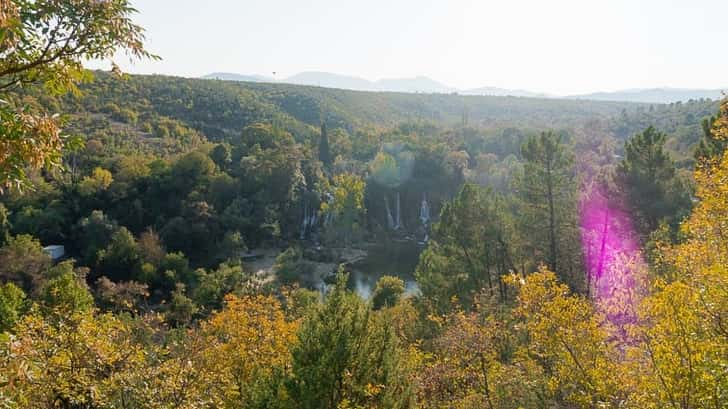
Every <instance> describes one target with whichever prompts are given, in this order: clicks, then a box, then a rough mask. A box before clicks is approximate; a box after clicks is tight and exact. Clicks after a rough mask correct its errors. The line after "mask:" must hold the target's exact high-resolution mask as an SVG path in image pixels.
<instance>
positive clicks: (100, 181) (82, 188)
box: [78, 167, 114, 196]
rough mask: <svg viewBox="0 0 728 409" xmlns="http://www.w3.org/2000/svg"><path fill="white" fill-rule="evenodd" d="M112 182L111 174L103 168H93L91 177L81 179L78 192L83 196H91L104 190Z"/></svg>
mask: <svg viewBox="0 0 728 409" xmlns="http://www.w3.org/2000/svg"><path fill="white" fill-rule="evenodd" d="M113 181H114V178H113V176H112V175H111V172H109V171H108V170H106V169H103V168H99V167H97V168H94V170H93V172H92V173H91V176H86V177H84V178H83V180H82V181H81V183H80V184H79V185H78V191H79V193H81V194H82V195H84V196H90V195H93V194H95V193H97V192H99V191H101V190H106V189H108V188H109V186H111V183H112V182H113Z"/></svg>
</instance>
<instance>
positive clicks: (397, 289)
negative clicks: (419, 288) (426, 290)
mask: <svg viewBox="0 0 728 409" xmlns="http://www.w3.org/2000/svg"><path fill="white" fill-rule="evenodd" d="M402 294H404V281H402V279H401V278H399V277H394V276H382V277H381V278H379V280H377V285H376V286H375V287H374V292H373V293H372V308H374V309H375V310H379V309H381V308H384V307H392V306H394V305H396V304H397V303H398V302H399V300H400V298H401V297H402Z"/></svg>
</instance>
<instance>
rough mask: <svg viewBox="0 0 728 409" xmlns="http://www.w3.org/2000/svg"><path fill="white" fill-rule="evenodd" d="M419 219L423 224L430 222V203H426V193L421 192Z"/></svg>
mask: <svg viewBox="0 0 728 409" xmlns="http://www.w3.org/2000/svg"><path fill="white" fill-rule="evenodd" d="M420 220H421V221H422V225H424V226H427V223H429V222H430V205H429V204H428V203H427V195H426V194H424V193H423V194H422V205H420Z"/></svg>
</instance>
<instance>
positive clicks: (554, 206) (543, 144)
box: [518, 132, 581, 288]
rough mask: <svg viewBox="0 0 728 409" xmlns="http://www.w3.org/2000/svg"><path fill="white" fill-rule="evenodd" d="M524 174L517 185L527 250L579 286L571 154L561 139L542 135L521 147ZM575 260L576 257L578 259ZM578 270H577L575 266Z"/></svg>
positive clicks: (573, 176)
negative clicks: (573, 249) (527, 243)
mask: <svg viewBox="0 0 728 409" xmlns="http://www.w3.org/2000/svg"><path fill="white" fill-rule="evenodd" d="M521 154H522V155H523V158H524V164H523V175H522V177H521V178H520V180H519V183H518V190H519V193H520V195H521V198H522V204H523V206H522V212H521V217H520V220H519V221H520V223H521V224H522V227H521V229H522V231H523V233H524V235H525V236H526V237H529V238H530V240H529V244H530V245H529V246H528V247H529V248H530V250H531V251H533V252H535V253H536V259H537V261H539V262H545V263H546V264H547V265H548V266H549V269H550V270H551V271H554V272H556V273H557V274H559V275H560V277H562V278H563V279H564V280H565V281H566V282H568V283H569V284H570V285H572V286H573V287H574V288H580V287H581V277H578V276H575V270H576V268H575V264H577V266H578V263H574V262H573V258H574V256H575V255H574V254H573V252H572V251H570V250H571V249H572V248H573V243H575V242H576V241H577V236H576V220H575V214H576V212H575V210H574V209H575V207H576V189H575V188H576V182H575V181H576V178H575V174H574V157H573V153H572V152H571V151H569V150H568V149H567V147H566V146H565V144H564V142H563V136H561V135H557V134H556V133H554V132H543V133H541V134H540V135H539V136H534V137H531V138H529V139H528V140H527V141H526V142H525V143H524V144H523V146H522V147H521ZM577 259H578V257H577ZM577 268H578V267H577Z"/></svg>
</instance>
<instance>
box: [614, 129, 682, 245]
mask: <svg viewBox="0 0 728 409" xmlns="http://www.w3.org/2000/svg"><path fill="white" fill-rule="evenodd" d="M664 144H665V134H663V133H661V132H659V131H657V130H656V129H655V128H653V127H649V128H647V129H645V130H644V132H642V133H640V134H637V135H635V136H634V137H633V138H632V139H630V140H628V141H627V142H625V146H624V150H625V156H624V158H623V159H622V161H621V162H620V164H619V166H618V168H617V182H618V183H619V184H620V187H621V188H622V189H623V190H624V193H623V194H624V195H625V196H626V202H627V203H628V205H629V209H630V212H631V214H633V215H635V217H636V223H637V227H638V228H639V229H640V232H641V233H642V234H643V235H644V236H645V237H646V236H647V235H648V234H649V233H650V232H652V231H654V230H655V229H657V228H658V227H659V223H660V222H661V221H662V220H663V219H667V221H668V222H670V224H672V225H675V224H676V223H677V222H678V221H679V220H680V219H681V218H682V216H683V212H685V210H686V209H689V207H690V203H689V200H688V197H687V194H686V189H685V187H684V186H682V185H681V182H680V180H679V179H678V178H677V175H676V171H675V167H674V164H673V162H672V159H671V158H670V156H669V154H668V153H667V152H665V151H664V150H663V148H664Z"/></svg>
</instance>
